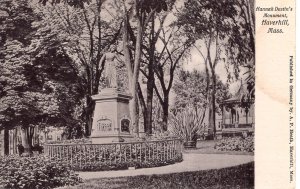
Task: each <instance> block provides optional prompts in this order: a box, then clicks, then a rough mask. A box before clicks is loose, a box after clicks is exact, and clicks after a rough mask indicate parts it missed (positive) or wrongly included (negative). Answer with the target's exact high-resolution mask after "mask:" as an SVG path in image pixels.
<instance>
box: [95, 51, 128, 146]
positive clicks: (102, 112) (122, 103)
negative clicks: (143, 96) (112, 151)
mask: <svg viewBox="0 0 300 189" xmlns="http://www.w3.org/2000/svg"><path fill="white" fill-rule="evenodd" d="M115 58H116V57H115V54H113V53H106V54H105V61H106V65H105V80H106V84H107V86H106V88H104V89H102V90H101V92H99V93H98V94H97V95H94V96H92V99H93V100H94V101H95V110H94V117H93V125H92V132H91V139H92V143H94V144H103V143H111V142H124V141H129V140H130V139H132V138H133V136H132V135H131V133H130V132H131V120H130V114H129V100H130V99H131V98H132V96H130V95H128V94H126V93H125V92H122V91H121V90H120V89H119V88H118V82H117V69H116V62H115V61H114V60H115Z"/></svg>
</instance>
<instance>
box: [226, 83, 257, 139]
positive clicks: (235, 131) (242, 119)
mask: <svg viewBox="0 0 300 189" xmlns="http://www.w3.org/2000/svg"><path fill="white" fill-rule="evenodd" d="M248 86H249V85H248V84H243V83H242V82H241V84H240V87H239V89H238V91H237V93H236V94H235V95H234V96H233V97H232V98H229V99H227V100H224V101H223V102H222V103H221V104H220V106H221V108H222V124H221V125H222V129H221V134H222V136H235V135H244V136H247V135H251V134H253V133H254V126H255V108H254V107H255V101H254V92H253V91H251V92H249V89H248V88H247V87H248Z"/></svg>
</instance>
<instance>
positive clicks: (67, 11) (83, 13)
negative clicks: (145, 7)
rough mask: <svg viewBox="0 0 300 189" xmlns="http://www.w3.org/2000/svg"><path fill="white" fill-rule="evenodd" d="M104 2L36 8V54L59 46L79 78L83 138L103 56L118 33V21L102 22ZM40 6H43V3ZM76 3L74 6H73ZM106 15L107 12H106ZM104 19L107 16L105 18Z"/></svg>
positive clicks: (102, 67) (70, 3) (89, 125)
mask: <svg viewBox="0 0 300 189" xmlns="http://www.w3.org/2000/svg"><path fill="white" fill-rule="evenodd" d="M104 2H105V1H100V0H95V1H88V2H83V1H82V2H79V1H78V2H77V1H72V2H71V1H68V3H69V5H72V6H68V5H66V4H59V2H58V1H52V3H58V4H56V5H55V6H51V5H47V4H46V5H45V6H40V7H39V8H40V9H39V10H38V11H37V13H38V14H40V15H41V16H42V18H43V20H41V21H40V22H38V23H36V25H37V27H38V28H39V30H38V33H37V34H36V35H37V37H38V39H37V44H39V45H38V48H37V49H40V50H39V51H41V52H43V51H47V49H43V48H44V47H46V48H49V46H50V47H51V46H55V47H60V49H61V50H63V51H65V54H67V55H68V56H69V57H71V58H72V59H73V63H74V65H73V67H75V68H76V69H77V73H78V74H79V75H80V77H82V81H83V82H84V86H85V89H84V90H85V107H83V108H84V111H83V114H84V118H83V119H84V122H85V131H86V136H89V135H90V131H91V125H92V115H93V111H94V106H95V104H94V102H93V101H92V98H91V96H92V95H95V94H97V93H98V92H99V86H100V80H101V75H102V73H103V70H104V65H105V58H106V56H105V54H106V53H107V52H108V51H112V50H113V49H114V48H115V43H116V42H117V39H118V37H119V34H120V30H121V23H120V21H119V20H115V19H113V18H111V19H105V20H104V19H102V12H105V7H104V5H103V3H104ZM42 3H46V1H43V2H42ZM77 3H78V4H77ZM107 14H108V13H107ZM106 16H107V15H106Z"/></svg>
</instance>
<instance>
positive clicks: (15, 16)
mask: <svg viewBox="0 0 300 189" xmlns="http://www.w3.org/2000/svg"><path fill="white" fill-rule="evenodd" d="M0 12H1V15H0V24H1V26H2V27H1V28H0V66H1V67H2V66H3V64H4V63H5V58H6V56H7V54H6V52H7V51H8V52H9V53H8V54H9V55H8V56H10V58H12V59H13V58H14V57H13V56H12V52H13V51H14V48H18V47H19V46H23V45H25V46H26V45H28V44H29V43H30V40H28V35H29V34H30V33H31V32H32V28H31V23H32V21H33V20H34V19H35V18H36V17H35V15H34V14H33V11H32V9H30V8H29V7H28V4H27V1H24V0H21V1H14V0H13V1H11V0H7V1H5V0H4V1H1V4H0ZM7 41H9V42H8V44H7ZM11 61H12V60H11ZM11 63H12V62H11ZM18 66H19V65H17V64H16V65H15V67H18ZM0 71H1V72H3V71H4V69H0ZM0 77H1V78H3V77H5V76H3V75H1V76H0ZM15 79H16V80H15V81H13V82H15V83H18V82H19V83H20V84H22V83H23V80H22V78H21V77H18V76H16V78H15ZM7 83H8V81H6V80H2V79H0V100H1V101H2V99H3V97H6V95H8V94H10V93H12V91H13V89H11V90H8V91H6V90H5V87H6V86H7ZM17 89H19V90H20V89H21V88H20V87H19V88H17ZM0 107H1V109H2V108H3V107H4V104H2V103H1V105H0ZM7 113H8V114H10V110H9V109H8V110H7ZM3 118H4V115H1V120H2V121H1V123H2V124H1V126H2V128H3V129H4V133H5V137H4V143H5V148H6V149H5V152H6V153H8V150H9V149H8V143H9V138H8V130H9V129H10V128H11V124H12V123H9V122H7V120H3ZM3 124H5V127H4V126H3Z"/></svg>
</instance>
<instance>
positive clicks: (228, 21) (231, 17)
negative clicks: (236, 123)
mask: <svg viewBox="0 0 300 189" xmlns="http://www.w3.org/2000/svg"><path fill="white" fill-rule="evenodd" d="M235 5H236V4H235V1H233V0H226V1H225V0H221V1H219V0H216V1H215V0H214V1H208V0H188V1H187V2H185V4H184V8H183V10H182V13H180V14H179V24H180V25H182V26H183V27H184V29H185V31H186V33H187V34H188V35H189V36H191V37H192V38H194V40H195V41H197V40H202V44H203V45H202V47H201V48H198V49H200V52H201V54H202V57H203V59H204V62H205V64H208V68H206V70H207V71H208V70H209V73H210V74H209V78H210V79H211V84H210V85H211V90H210V95H209V97H210V116H209V117H210V119H209V120H210V121H209V124H210V127H211V128H213V133H211V134H212V135H213V136H214V135H215V132H216V124H215V114H216V83H217V81H216V72H215V69H216V65H217V64H218V63H219V62H220V61H221V60H222V58H221V55H222V52H223V53H224V51H225V49H224V46H225V45H224V44H225V42H226V39H227V38H228V35H230V34H232V33H231V31H232V28H233V27H234V26H235V17H236V15H237V9H236V6H235ZM224 7H226V8H224ZM206 66H207V65H206ZM207 73H208V72H207Z"/></svg>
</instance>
